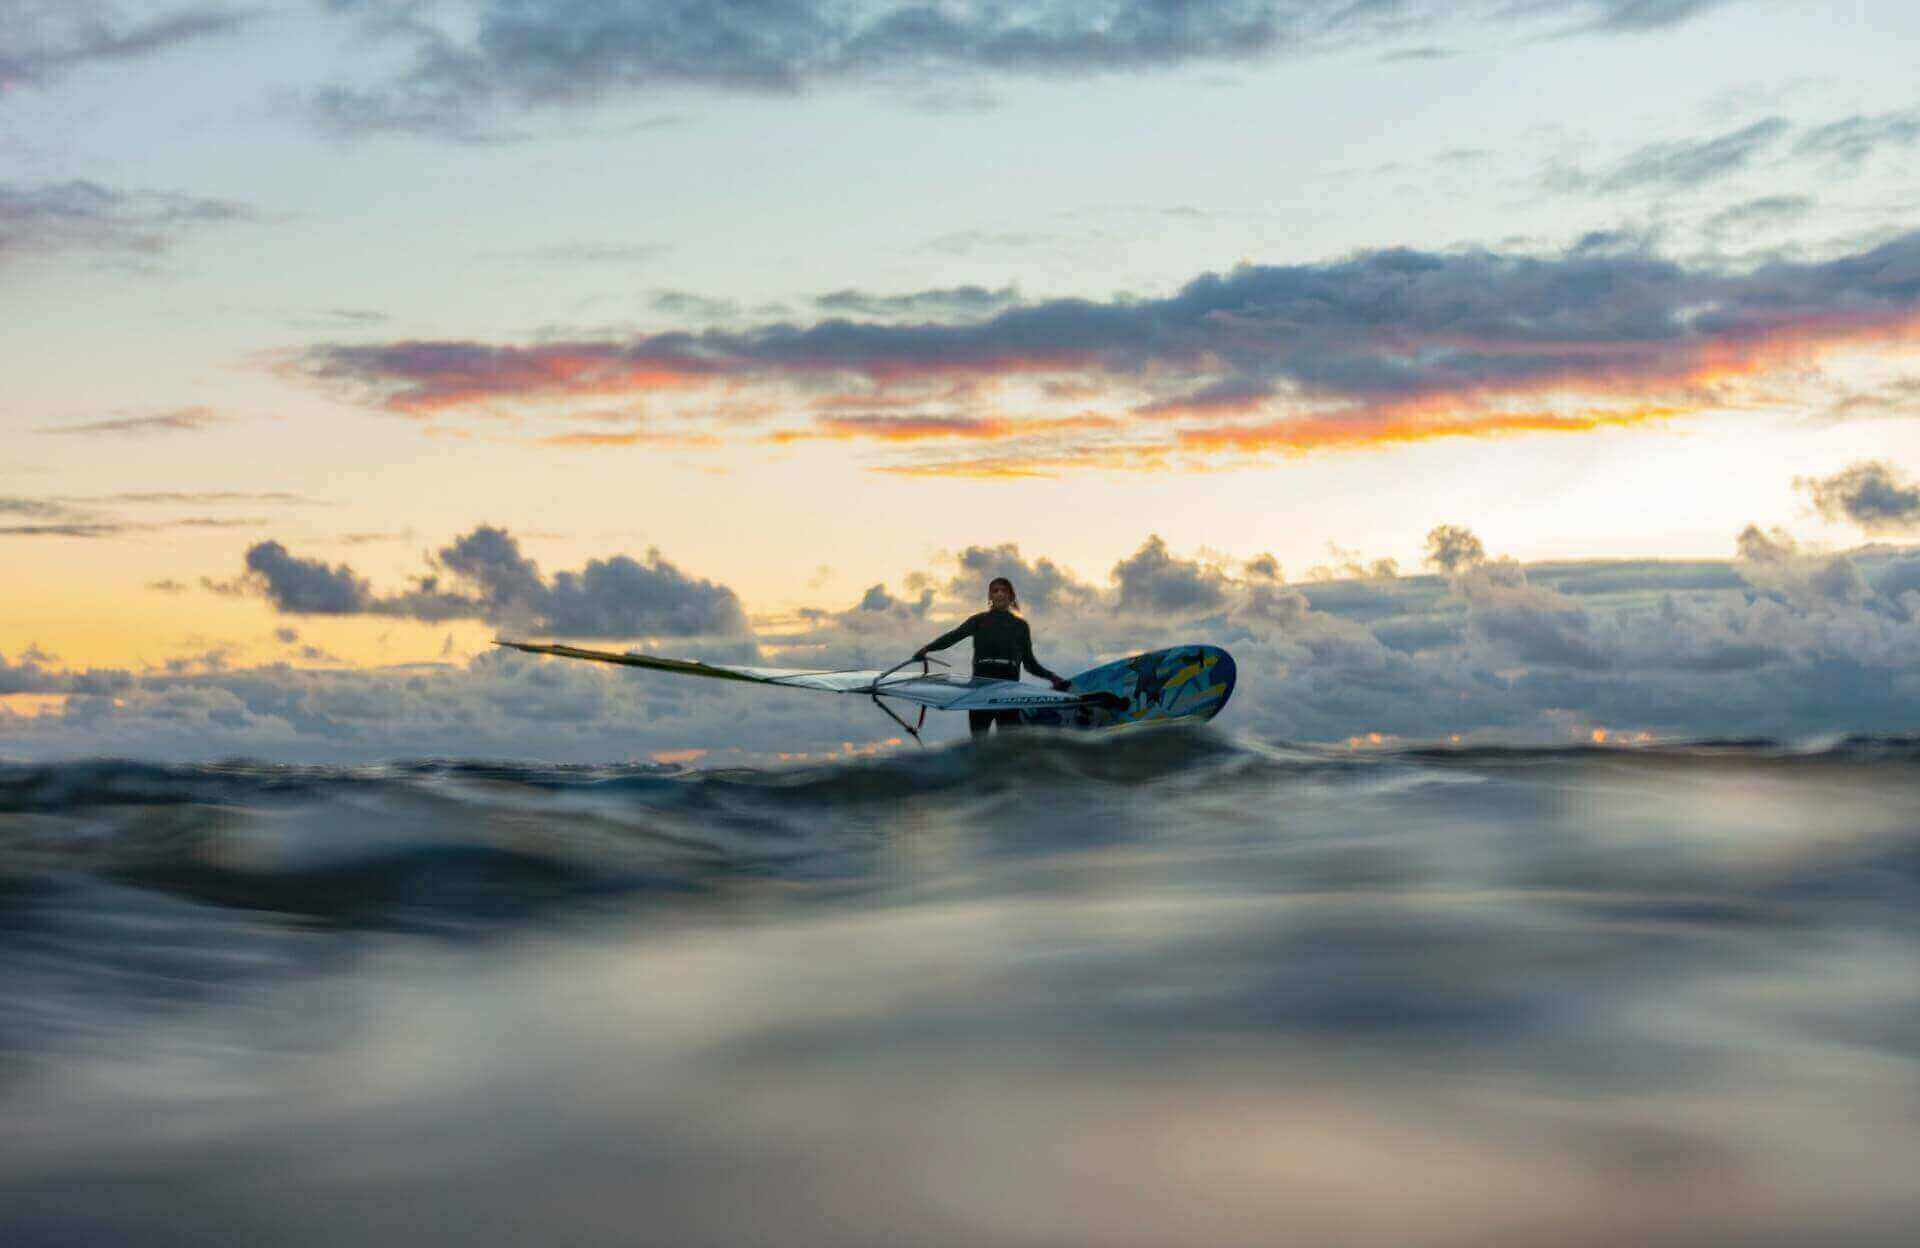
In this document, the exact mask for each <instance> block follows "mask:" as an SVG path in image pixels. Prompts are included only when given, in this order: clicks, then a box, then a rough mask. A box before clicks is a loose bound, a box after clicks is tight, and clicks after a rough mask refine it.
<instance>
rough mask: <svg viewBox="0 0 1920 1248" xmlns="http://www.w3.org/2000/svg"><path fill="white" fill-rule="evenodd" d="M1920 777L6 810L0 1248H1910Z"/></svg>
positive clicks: (1097, 781) (1827, 775)
mask: <svg viewBox="0 0 1920 1248" xmlns="http://www.w3.org/2000/svg"><path fill="white" fill-rule="evenodd" d="M1916 779H1920V743H1916V742H1914V741H1911V740H1885V739H1878V740H1852V741H1844V742H1838V743H1829V744H1827V745H1824V746H1822V747H1819V748H1808V749H1793V748H1787V747H1783V746H1779V745H1775V744H1773V743H1769V742H1729V743H1720V744H1703V745H1695V746H1688V747H1662V748H1651V747H1650V748H1640V749H1631V750H1621V749H1599V748H1597V749H1582V750H1484V749H1483V750H1458V751H1404V752H1397V753H1396V752H1372V753H1365V754H1353V753H1347V752H1332V751H1320V750H1309V749H1300V748H1291V747H1286V746H1279V745H1274V744H1270V743H1262V742H1257V741H1249V740H1244V739H1239V738H1235V737H1232V736H1229V735H1226V734H1223V733H1220V732H1218V731H1214V730H1210V729H1199V730H1182V729H1177V728H1176V729H1168V730H1165V731H1158V732H1143V733H1138V734H1134V735H1125V734H1123V735H1120V736H1116V737H1106V738H1071V737H1058V736H1052V735H1047V734H1031V735H1029V736H1026V737H1024V738H1023V737H1019V736H1013V737H1008V738H1004V739H999V740H992V741H989V742H988V743H987V744H986V745H985V747H983V748H979V749H975V748H973V747H970V746H960V747H956V748H951V749H946V750H938V751H927V752H924V753H915V754H911V755H906V754H901V755H897V756H892V757H888V758H885V759H882V760H876V761H862V762H847V763H842V764H835V765H831V766H821V767H814V768H805V769H792V770H779V771H747V770H740V771H704V772H701V771H675V770H671V769H666V768H651V767H606V768H580V767H567V768H560V767H548V766H534V765H515V764H510V763H485V764H483V763H465V762H444V761H436V762H420V763H413V764H396V765H391V766H385V767H378V768H288V767H267V766H258V765H249V764H244V763H235V764H228V765H218V766H199V767H174V766H158V765H149V764H143V763H139V762H130V761H115V760H95V761H88V762H77V763H67V764H60V765H52V766H31V767H29V766H18V765H0V1243H5V1244H8V1245H36V1244H48V1245H51V1244H84V1245H121V1244H124V1245H171V1244H205V1243H214V1242H217V1243H236V1244H237V1243H247V1244H258V1243H273V1244H293V1245H300V1244H315V1245H333V1244H375V1245H382V1244H395V1245H398V1244H407V1245H420V1244H427V1245H432V1244H455V1243H458V1244H507V1243H530V1242H538V1243H555V1244H558V1243H565V1244H602V1243H604V1244H652V1243H658V1244H672V1245H692V1244H781V1245H807V1244H820V1245H868V1244H872V1245H881V1244H886V1245H898V1244H903V1243H911V1244H916V1245H956V1246H959V1245H968V1246H977V1245H1002V1244H1004V1245H1011V1246H1015V1248H1028V1246H1032V1248H1041V1246H1043V1245H1044V1246H1046V1248H1059V1246H1067V1245H1126V1246H1133V1245H1139V1246H1140V1248H1148V1246H1155V1248H1158V1246H1167V1245H1204V1246H1209V1248H1211V1246H1230V1245H1242V1244H1244V1245H1273V1244H1291V1243H1298V1244H1379V1245H1427V1244H1432V1245H1451V1244H1476V1245H1486V1244H1493V1245H1502V1244H1513V1245H1533V1244H1545V1245H1558V1244H1574V1245H1583V1244H1594V1245H1600V1244H1607V1245H1616V1244H1619V1243H1623V1242H1631V1243H1635V1244H1676V1245H1679V1244H1686V1245H1693V1244H1699V1245H1721V1244H1763V1245H1767V1244H1780V1245H1789V1244H1792V1245H1801V1244H1806V1243H1811V1242H1819V1243H1824V1244H1862V1245H1877V1244H1887V1245H1893V1244H1903V1245H1904V1244H1907V1243H1911V1242H1912V1238H1911V1236H1912V1228H1913V1227H1914V1226H1915V1225H1920V1184H1916V1183H1915V1182H1914V1174H1915V1173H1916V1168H1917V1164H1920V918H1917V917H1916V916H1917V915H1920V905H1917V904H1916V903H1920V784H1916V783H1915V781H1916Z"/></svg>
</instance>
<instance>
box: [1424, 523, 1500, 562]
mask: <svg viewBox="0 0 1920 1248" xmlns="http://www.w3.org/2000/svg"><path fill="white" fill-rule="evenodd" d="M1486 557H1487V548H1486V547H1485V546H1483V545H1481V543H1480V539H1479V538H1477V537H1475V536H1474V535H1473V531H1472V530H1471V529H1465V528H1461V527H1460V526H1459V525H1454V524H1441V525H1436V526H1434V528H1433V529H1431V530H1430V531H1429V532H1428V533H1427V562H1428V563H1430V564H1432V565H1433V566H1434V567H1436V568H1439V569H1440V570H1441V571H1442V572H1447V573H1453V572H1460V571H1464V570H1465V569H1467V568H1470V567H1473V566H1474V565H1475V564H1477V563H1480V562H1481V561H1482V560H1484V559H1485V558H1486Z"/></svg>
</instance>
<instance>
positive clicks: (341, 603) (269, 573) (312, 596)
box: [247, 542, 373, 615]
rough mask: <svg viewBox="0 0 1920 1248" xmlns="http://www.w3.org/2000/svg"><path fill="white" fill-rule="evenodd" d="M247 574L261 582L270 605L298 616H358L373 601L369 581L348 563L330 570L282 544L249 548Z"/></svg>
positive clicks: (262, 544)
mask: <svg viewBox="0 0 1920 1248" xmlns="http://www.w3.org/2000/svg"><path fill="white" fill-rule="evenodd" d="M247 572H248V573H249V574H251V575H252V576H253V577H255V578H257V579H258V581H259V583H260V584H261V585H262V587H263V588H264V590H265V593H266V596H267V600H268V601H269V602H271V603H273V605H274V606H275V607H276V608H278V609H279V610H281V611H287V612H292V613H294V614H297V615H357V614H359V613H361V612H363V611H365V610H366V609H367V608H368V606H369V605H370V604H371V603H372V602H373V591H372V590H371V589H370V588H369V587H368V584H367V581H366V578H364V577H360V576H356V575H354V572H353V569H352V568H349V567H348V566H347V565H346V564H344V563H342V564H337V565H335V566H333V567H328V566H327V565H326V564H325V563H324V562H322V561H320V560H318V559H302V558H300V557H298V556H297V555H294V554H291V553H290V552H289V551H288V550H287V548H286V547H285V546H282V545H281V544H280V543H279V542H259V543H257V544H255V545H253V546H251V547H248V549H247Z"/></svg>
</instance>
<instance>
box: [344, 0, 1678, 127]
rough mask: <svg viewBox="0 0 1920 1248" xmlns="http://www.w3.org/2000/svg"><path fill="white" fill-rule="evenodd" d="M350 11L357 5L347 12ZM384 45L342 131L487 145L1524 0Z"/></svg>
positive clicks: (1394, 32) (574, 29)
mask: <svg viewBox="0 0 1920 1248" xmlns="http://www.w3.org/2000/svg"><path fill="white" fill-rule="evenodd" d="M336 7H343V8H346V7H348V6H336ZM1708 7H1710V6H1709V4H1708V3H1707V2H1706V0H1544V2H1538V3H1533V4H1530V5H1528V6H1525V8H1524V9H1523V10H1522V12H1523V13H1524V14H1525V15H1527V16H1530V17H1532V18H1534V19H1536V20H1537V21H1540V22H1552V21H1554V20H1556V19H1563V18H1572V19H1574V21H1575V25H1574V26H1573V27H1572V28H1571V29H1570V30H1568V31H1567V32H1566V33H1580V32H1587V33H1601V34H1614V33H1632V32H1637V31H1643V30H1650V29H1657V28H1663V27H1670V26H1673V25H1677V24H1679V23H1681V22H1684V21H1686V20H1688V19H1689V18H1691V17H1693V16H1695V15H1696V14H1698V13H1700V12H1703V11H1705V10H1706V9H1707V8H1708ZM348 11H350V12H352V13H353V14H355V15H357V16H358V17H359V18H360V20H361V21H362V22H363V23H364V29H365V30H366V31H367V33H368V35H369V36H370V37H371V38H373V39H374V40H376V41H386V42H397V43H400V44H402V45H404V46H405V47H406V48H407V49H409V50H410V51H411V54H412V62H411V64H410V65H409V66H408V67H407V68H406V69H405V70H404V71H403V72H401V73H400V74H399V75H397V76H393V77H389V78H386V79H384V80H382V79H381V78H379V77H377V76H371V75H368V76H363V77H362V78H361V79H360V80H358V81H345V82H339V83H335V84H332V85H330V86H328V87H326V88H324V89H323V90H321V91H320V92H317V93H316V94H315V96H314V98H313V104H314V107H315V109H316V112H317V115H318V116H319V118H320V120H321V121H322V122H323V124H325V125H327V126H329V127H330V128H332V129H333V130H335V131H336V132H340V133H345V134H362V133H370V132H378V131H389V130H400V131H412V132H416V133H425V134H437V135H441V136H446V137H452V138H457V139H468V140H470V139H474V138H478V137H484V136H485V135H486V134H487V133H488V130H489V126H488V122H489V121H490V120H491V119H493V118H496V117H498V116H499V115H501V114H503V113H507V112H510V111H515V110H518V111H528V110H540V109H549V108H558V107H568V106H582V105H588V104H592V103H596V102H599V101H602V100H605V99H608V98H618V97H622V96H628V97H631V96H639V95H644V94H647V93H653V92H660V91H666V90H681V89H686V88H699V89H705V90H713V91H725V92H743V93H749V94H755V95H763V96H765V95H773V96H782V95H792V94H797V93H800V92H803V91H806V90H809V89H813V88H816V87H820V86H825V85H828V84H833V83H848V82H861V83H869V84H875V85H882V86H893V87H895V88H910V89H909V90H907V92H906V96H907V98H908V99H909V100H911V101H917V102H919V103H920V104H921V105H922V106H925V105H927V103H928V102H929V101H932V102H933V103H934V106H936V107H940V106H942V102H950V101H953V100H956V99H958V100H961V101H963V102H964V103H965V104H966V105H967V106H970V107H978V106H979V103H980V102H981V101H982V100H990V96H986V95H984V94H983V92H982V89H981V85H980V84H981V80H982V79H990V78H992V77H1023V78H1071V77H1079V76H1086V75H1094V74H1114V73H1136V74H1137V73H1147V72H1165V71H1172V70H1178V69H1180V68H1183V67H1187V66H1194V65H1232V64H1246V63H1257V62H1261V61H1267V60H1271V59H1274V58H1277V57H1282V56H1304V55H1311V54H1314V53H1319V52H1329V51H1335V50H1340V49H1346V48H1352V47H1356V46H1365V45H1367V44H1388V43H1390V44H1391V45H1392V46H1394V47H1403V46H1405V45H1406V44H1407V42H1408V41H1409V40H1410V39H1412V38H1416V37H1418V36H1419V35H1420V34H1422V33H1423V32H1426V31H1430V30H1438V29H1441V28H1459V27H1471V26H1474V25H1477V24H1481V23H1487V22H1489V21H1497V22H1500V23H1501V24H1502V25H1503V26H1510V25H1511V23H1512V21H1513V18H1514V12H1515V10H1514V8H1513V6H1512V5H1511V3H1510V2H1509V0H1481V2H1480V3H1475V4H1444V3H1440V0H1401V2H1399V3H1394V4H1368V3H1362V4H1355V3H1353V2H1352V0H1193V2H1192V3H1182V4H1168V3H1165V0H1092V2H1090V3H1089V2H1085V0H1039V2H1038V3H1034V4H1025V5H1001V4H987V3H971V2H968V3H957V4H944V5H938V6H933V5H926V4H921V3H909V2H901V0H853V2H852V3H822V2H819V0H712V2H710V3H706V4H698V5H692V4H688V5H664V4H640V5H636V4H628V3H621V2H620V0H465V2H464V3H455V4H451V5H448V6H443V8H442V9H441V10H439V11H438V12H435V11H433V10H428V9H425V8H423V7H422V6H420V5H418V4H417V3H415V2H414V0H358V2H357V3H354V4H353V5H351V6H350V8H349V9H348Z"/></svg>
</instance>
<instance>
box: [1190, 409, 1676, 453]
mask: <svg viewBox="0 0 1920 1248" xmlns="http://www.w3.org/2000/svg"><path fill="white" fill-rule="evenodd" d="M1695 410H1697V409H1694V408H1688V407H1664V406H1645V407H1634V408H1624V409H1613V408H1607V409H1590V410H1586V411H1578V412H1553V411H1540V412H1488V413H1480V414H1471V415H1465V416H1459V415H1455V416H1451V417H1447V418H1438V419H1436V418H1434V417H1431V416H1427V415H1422V414H1420V413H1419V412H1418V411H1417V410H1414V411H1409V410H1407V409H1406V408H1404V407H1403V408H1400V409H1387V410H1380V411H1369V412H1365V413H1362V414H1357V415H1315V416H1306V417H1293V418H1288V419H1283V420H1273V421H1266V422H1264V423H1261V424H1258V425H1220V426H1215V427H1214V428H1211V429H1184V430H1181V431H1180V432H1179V433H1178V434H1176V435H1175V436H1176V437H1177V438H1178V440H1179V443H1180V445H1181V446H1182V447H1186V448H1189V449H1197V450H1231V451H1238V452H1242V453H1255V452H1260V451H1281V452H1288V453H1293V454H1304V453H1306V452H1309V451H1317V450H1332V449H1359V448H1363V447H1378V446H1393V445H1406V444H1410V443H1416V442H1431V441H1435V440H1437V439H1440V438H1488V437H1501V436H1509V435H1514V434H1525V433H1591V432H1593V431H1594V430H1597V429H1620V428H1632V427H1634V426H1638V425H1645V424H1651V423H1655V422H1659V421H1667V420H1674V419H1677V418H1679V417H1682V416H1688V415H1692V414H1693V413H1694V411H1695Z"/></svg>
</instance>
